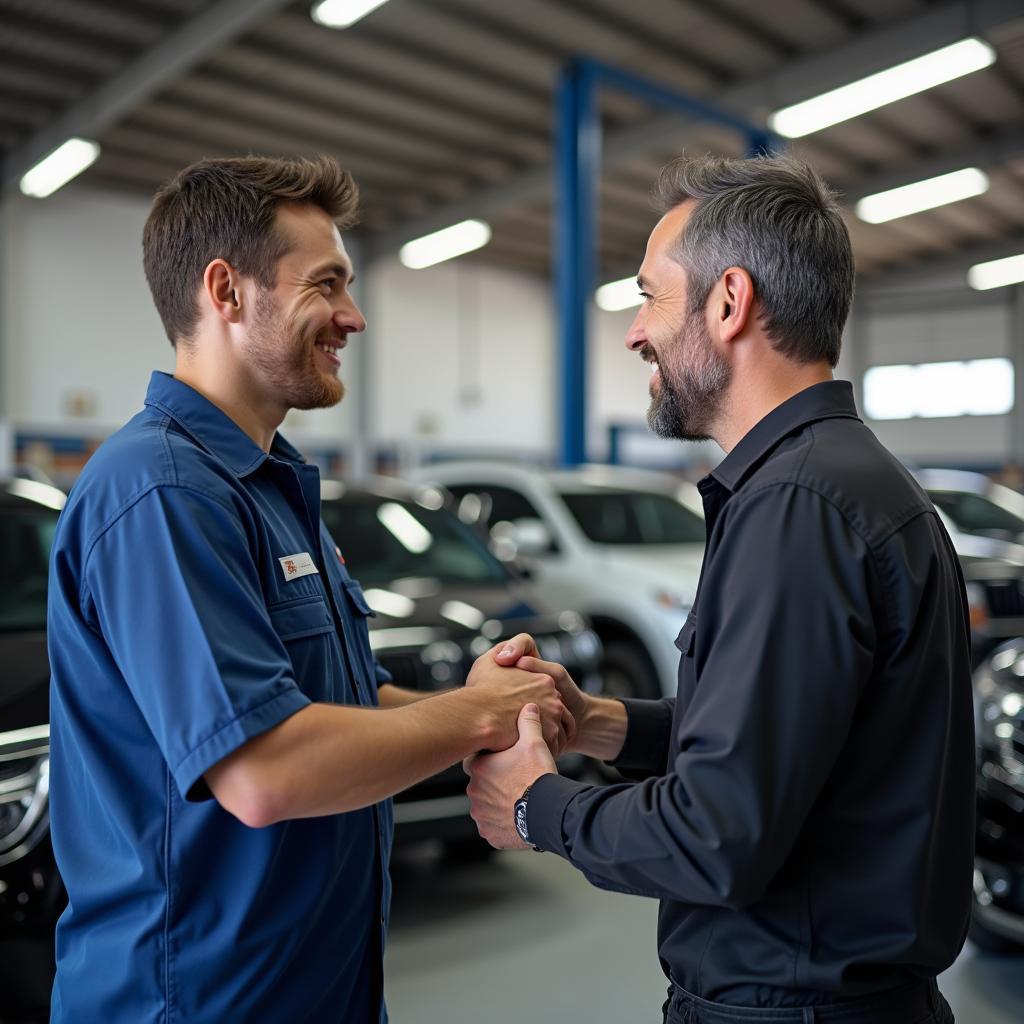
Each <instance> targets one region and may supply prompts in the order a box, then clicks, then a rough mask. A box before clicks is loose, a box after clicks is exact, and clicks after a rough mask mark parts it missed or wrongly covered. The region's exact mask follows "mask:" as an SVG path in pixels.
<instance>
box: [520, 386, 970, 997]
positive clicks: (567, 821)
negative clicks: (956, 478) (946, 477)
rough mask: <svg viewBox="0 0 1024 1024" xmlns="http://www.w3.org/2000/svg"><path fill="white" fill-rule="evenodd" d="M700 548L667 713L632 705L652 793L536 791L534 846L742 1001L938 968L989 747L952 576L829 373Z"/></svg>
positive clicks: (915, 500)
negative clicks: (980, 750)
mask: <svg viewBox="0 0 1024 1024" xmlns="http://www.w3.org/2000/svg"><path fill="white" fill-rule="evenodd" d="M700 489H701V493H702V494H703V497H704V507H705V511H706V514H707V532H708V542H707V551H706V553H705V557H704V566H703V570H702V574H701V583H700V586H699V588H698V592H697V598H696V600H695V602H694V605H693V609H692V611H691V613H690V615H689V617H688V618H687V620H686V623H685V625H684V626H683V628H682V631H681V632H680V634H679V639H678V640H677V646H678V647H679V648H680V651H681V663H680V668H679V690H678V696H677V698H676V699H674V700H664V701H649V702H648V701H627V702H626V705H627V711H628V717H629V726H628V731H627V736H626V741H625V745H624V747H623V750H622V753H621V755H620V759H619V762H618V763H619V764H620V766H622V767H624V768H625V769H630V770H632V772H634V773H637V777H638V778H640V779H641V781H638V782H635V783H626V784H622V785H613V786H608V787H603V788H601V787H593V786H587V785H583V784H581V783H578V782H573V781H571V780H568V779H563V778H560V777H559V776H557V775H546V776H544V777H542V778H541V779H540V780H539V781H538V782H537V783H536V784H535V785H534V787H533V789H532V790H531V793H530V800H529V804H528V826H529V830H530V836H531V839H533V841H534V842H536V843H537V844H538V845H539V846H540V847H541V848H542V849H546V850H551V851H554V852H556V853H559V854H561V855H562V856H563V857H565V858H567V859H568V860H569V861H571V862H572V863H573V864H575V865H576V866H577V867H578V868H580V869H581V870H582V871H583V872H584V873H585V874H586V875H587V877H588V878H589V879H590V881H591V882H593V883H594V884H595V885H598V886H600V887H602V888H606V889H613V890H616V891H619V892H627V893H635V894H637V895H643V896H653V897H657V898H659V899H660V900H661V913H660V917H659V928H658V933H659V934H658V938H659V952H660V957H661V961H662V965H663V967H664V969H665V972H666V974H667V975H669V977H670V978H671V979H673V980H674V981H675V982H676V983H677V984H679V985H681V986H682V987H683V988H685V989H688V990H689V991H690V992H693V993H695V994H698V995H700V996H703V997H704V998H706V999H710V1000H714V1001H718V1002H724V1003H731V1004H738V1005H744V1006H792V1005H806V1004H813V1003H816V1002H830V1001H835V1000H839V999H844V998H848V997H855V996H861V995H865V994H868V993H872V992H876V991H881V990H884V989H888V988H891V987H894V986H897V985H900V984H903V983H905V982H907V981H910V980H912V979H914V978H921V977H925V978H927V977H932V976H934V975H936V974H938V973H939V972H940V971H942V970H944V969H945V968H946V967H948V966H949V964H950V963H952V961H953V960H954V959H955V957H956V955H957V953H958V952H959V950H960V948H961V946H962V944H963V941H964V936H965V934H966V929H967V921H968V916H969V912H970V900H971V877H972V853H973V841H974V839H973V815H974V730H973V723H972V720H973V709H972V699H971V678H970V656H969V643H970V641H969V624H968V614H967V602H966V598H965V596H964V585H963V578H962V576H961V573H960V567H959V563H958V561H957V558H956V555H955V553H954V551H953V548H952V546H951V544H950V541H949V538H948V536H947V535H946V533H945V531H944V529H943V527H942V525H941V524H940V522H939V519H938V517H937V515H936V514H935V511H934V509H933V508H932V506H931V504H930V502H929V501H928V498H927V497H926V496H925V494H924V493H923V492H922V491H921V489H920V487H918V485H917V484H916V483H915V481H914V480H913V479H912V478H911V476H910V475H909V474H908V473H907V471H906V470H905V469H904V468H903V466H901V465H900V463H899V462H898V461H897V460H896V459H895V458H893V456H892V455H890V454H889V452H887V451H886V450H885V449H884V448H883V447H882V446H881V445H880V444H879V442H878V441H877V439H876V438H875V436H874V435H873V434H872V433H871V431H870V430H869V429H868V428H867V427H865V425H864V424H863V423H862V422H861V421H860V420H859V418H858V417H857V411H856V407H855V405H854V401H853V394H852V389H851V388H850V385H849V384H847V383H845V382H839V381H829V382H826V383H822V384H817V385H815V386H813V387H810V388H808V389H806V390H805V391H803V392H801V393H800V394H798V395H796V396H794V397H793V398H791V399H790V400H789V401H787V402H785V403H784V404H783V405H781V406H779V407H778V408H777V409H775V410H773V411H772V412H771V413H770V414H769V415H767V416H766V417H765V418H764V419H762V420H761V421H760V422H759V423H758V424H757V425H756V426H755V427H754V428H753V429H752V430H750V432H749V433H748V434H747V435H746V436H745V437H744V438H743V439H742V440H741V441H740V442H739V444H737V445H736V447H735V448H734V449H733V451H732V452H731V453H730V454H729V455H728V457H727V458H726V459H725V460H724V461H723V462H722V463H721V465H720V466H719V467H718V468H717V469H716V470H715V471H714V472H713V473H712V474H711V475H710V476H709V477H706V478H705V479H704V480H703V481H702V482H701V485H700Z"/></svg>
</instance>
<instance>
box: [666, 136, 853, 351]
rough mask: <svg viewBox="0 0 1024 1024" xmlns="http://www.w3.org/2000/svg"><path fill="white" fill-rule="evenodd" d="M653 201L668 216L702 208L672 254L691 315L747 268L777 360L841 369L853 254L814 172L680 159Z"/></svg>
mask: <svg viewBox="0 0 1024 1024" xmlns="http://www.w3.org/2000/svg"><path fill="white" fill-rule="evenodd" d="M654 197H655V201H656V203H657V205H658V207H659V208H660V209H661V211H662V212H663V213H667V212H668V211H669V210H671V209H672V208H673V207H676V206H678V205H679V204H680V203H683V202H686V201H687V200H688V199H693V200H696V206H695V208H694V211H693V213H692V214H691V216H690V219H689V220H688V221H687V223H686V227H685V228H684V230H683V232H682V235H681V236H680V238H679V241H678V243H677V247H676V252H675V258H676V259H677V260H678V261H679V262H680V263H681V264H682V265H683V267H684V268H685V269H686V273H687V286H688V288H689V301H690V308H691V311H693V310H695V309H699V310H703V308H704V305H705V303H706V302H707V298H708V295H709V294H710V292H711V289H712V287H713V286H714V284H715V282H716V281H717V280H718V278H719V277H720V276H721V275H722V273H723V272H724V271H725V270H726V269H727V268H728V267H730V266H737V267H742V268H743V269H744V270H746V271H747V273H749V274H750V277H751V279H752V280H753V282H754V291H755V294H756V295H757V298H758V301H759V302H760V305H761V321H762V323H763V324H764V327H765V331H766V332H767V334H768V336H769V337H770V338H771V339H772V342H773V344H774V347H775V349H776V351H778V352H781V353H782V354H783V355H784V356H787V357H788V358H790V359H792V360H794V361H795V362H798V363H812V362H818V361H824V362H827V363H829V365H830V366H833V367H834V366H835V365H836V363H837V362H839V349H840V346H841V344H842V336H843V326H844V325H845V324H846V317H847V315H848V314H849V312H850V303H851V301H852V299H853V281H854V265H853V249H852V247H851V245H850V235H849V232H848V231H847V230H846V224H845V222H844V221H843V215H842V211H841V210H840V208H839V204H838V202H837V201H836V197H835V195H834V194H833V193H832V191H831V190H830V189H829V187H828V186H827V185H826V184H825V182H824V181H822V179H821V178H820V177H819V176H818V174H816V173H815V171H814V170H813V169H812V168H811V167H810V166H808V165H807V164H805V163H802V162H801V161H799V160H796V159H794V158H793V157H790V156H785V155H774V156H759V157H753V158H750V159H746V160H735V159H729V158H727V157H717V156H702V157H694V156H683V157H680V158H679V159H677V160H674V161H673V162H672V163H670V164H668V165H667V166H666V167H664V168H663V169H662V172H661V175H660V176H659V178H658V182H657V184H656V185H655V189H654Z"/></svg>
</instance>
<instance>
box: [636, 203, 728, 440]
mask: <svg viewBox="0 0 1024 1024" xmlns="http://www.w3.org/2000/svg"><path fill="white" fill-rule="evenodd" d="M693 206H694V204H693V202H692V201H689V202H685V203H682V204H680V205H679V206H677V207H675V208H674V209H673V210H670V211H669V212H668V213H667V214H665V216H664V217H662V218H661V220H660V221H659V222H658V224H657V225H656V226H655V228H654V231H653V232H651V237H650V239H649V240H648V242H647V252H646V254H645V256H644V262H643V265H642V266H641V267H640V274H639V276H638V278H637V283H638V284H639V286H640V291H641V294H642V295H643V296H644V303H643V305H642V306H641V307H640V311H639V312H638V313H637V315H636V317H635V319H634V320H633V323H632V325H631V326H630V328H629V333H628V334H627V335H626V347H627V348H628V349H629V350H630V351H632V352H636V353H638V354H639V355H640V357H641V358H642V359H644V360H645V361H646V362H648V363H650V364H651V382H650V393H651V404H650V407H649V408H648V410H647V423H648V425H649V426H650V428H651V429H652V430H653V431H654V432H655V433H656V434H658V435H660V436H661V437H671V438H677V439H679V440H684V441H704V440H707V439H708V438H709V437H710V436H711V434H710V431H711V429H712V424H713V423H714V421H715V419H716V418H717V416H718V413H719V411H720V408H721V405H722V401H723V397H724V394H725V391H726V389H727V388H728V386H729V381H730V369H729V364H728V363H727V362H726V361H725V359H724V357H723V356H722V355H721V354H720V353H719V352H718V351H717V350H716V349H715V347H714V343H713V339H712V337H711V334H710V332H709V330H708V326H707V320H706V318H705V310H704V308H703V306H701V307H699V308H692V303H691V301H690V297H689V295H688V293H687V280H686V271H685V270H684V269H683V267H682V265H681V264H680V263H679V262H678V260H676V259H675V258H674V255H673V254H674V252H675V250H676V244H677V241H678V239H679V236H680V233H681V232H682V231H683V230H684V228H685V226H686V222H687V221H688V220H689V218H690V215H691V214H692V212H693Z"/></svg>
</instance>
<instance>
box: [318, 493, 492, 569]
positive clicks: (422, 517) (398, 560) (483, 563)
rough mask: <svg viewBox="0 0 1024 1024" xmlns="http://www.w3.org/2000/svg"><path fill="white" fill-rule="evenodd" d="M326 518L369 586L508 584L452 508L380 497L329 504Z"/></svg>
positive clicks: (352, 565)
mask: <svg viewBox="0 0 1024 1024" xmlns="http://www.w3.org/2000/svg"><path fill="white" fill-rule="evenodd" d="M321 515H322V516H323V520H324V523H325V524H326V526H327V529H328V531H329V532H330V534H331V536H332V537H333V538H334V540H335V542H336V543H337V544H338V546H339V547H340V548H341V550H342V552H343V553H344V556H345V561H346V564H347V565H348V568H349V571H350V572H351V573H352V575H353V576H355V577H356V579H358V580H359V581H360V582H361V583H363V584H366V585H372V584H381V583H390V582H391V581H393V580H396V579H401V578H402V577H406V576H421V577H430V578H433V579H439V580H441V581H444V582H452V583H494V582H500V583H504V582H506V581H507V580H508V579H509V574H508V572H507V570H506V569H505V568H504V567H503V566H502V564H501V563H500V562H499V561H498V560H497V559H496V558H495V557H494V556H493V555H492V554H491V553H490V551H488V550H487V546H486V545H485V544H484V543H483V542H482V541H481V540H480V538H479V537H477V535H476V534H475V533H474V532H473V530H472V529H470V527H468V526H466V525H465V524H464V523H461V522H459V520H458V519H457V518H456V517H455V516H454V515H452V514H451V513H450V512H449V511H448V510H447V509H444V508H441V509H428V508H423V507H422V506H421V505H418V504H416V502H413V501H401V500H395V499H393V498H386V497H381V496H378V495H352V496H347V497H345V498H341V499H339V500H334V501H325V502H324V503H323V505H322V508H321Z"/></svg>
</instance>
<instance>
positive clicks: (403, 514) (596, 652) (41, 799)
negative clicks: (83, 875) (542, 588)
mask: <svg viewBox="0 0 1024 1024" xmlns="http://www.w3.org/2000/svg"><path fill="white" fill-rule="evenodd" d="M323 490H324V502H323V517H324V521H325V522H326V523H327V526H328V528H329V530H330V531H331V533H332V535H333V536H334V538H335V539H336V541H337V542H338V544H339V550H340V551H341V552H342V553H343V556H344V557H345V559H346V561H347V562H348V565H349V568H350V570H351V572H352V574H353V575H354V576H355V577H356V578H357V579H360V580H361V582H362V583H363V585H364V587H365V594H366V597H367V600H368V601H369V603H370V605H371V607H373V608H374V609H375V611H376V617H375V618H373V619H371V620H370V639H371V645H372V646H373V648H374V650H375V652H376V654H377V657H378V658H379V659H380V661H381V662H382V664H383V665H384V666H385V667H386V668H387V669H388V670H389V671H390V672H391V674H392V675H393V677H394V680H395V682H396V683H397V684H398V685H400V686H406V687H409V688H411V689H417V690H441V689H446V688H448V687H451V686H457V685H461V684H462V683H463V682H464V681H465V678H466V674H467V672H468V670H469V667H470V666H471V665H472V662H473V661H474V660H475V659H476V657H478V656H479V655H480V654H482V653H484V651H486V650H489V649H490V648H491V647H492V646H493V644H494V643H496V642H497V640H498V639H499V638H502V637H507V636H510V635H512V634H514V633H518V632H530V633H532V634H533V635H534V636H535V637H536V639H537V643H538V645H539V647H540V651H541V654H542V656H543V657H544V658H545V659H547V660H551V661H558V662H561V663H562V664H565V665H566V666H567V667H568V668H569V669H570V671H571V672H573V673H574V675H575V678H576V679H577V680H578V681H579V682H580V683H581V685H583V686H584V687H586V688H587V689H589V690H591V691H593V690H596V689H597V686H598V680H597V676H596V674H595V669H596V665H597V662H598V659H599V656H600V643H599V641H598V640H597V637H596V636H595V635H594V634H593V632H591V631H590V629H589V628H588V625H587V623H586V622H585V621H584V620H583V619H582V618H581V617H580V616H578V615H576V614H574V613H572V612H562V613H560V614H550V613H545V612H542V611H541V610H540V607H539V603H538V601H537V600H536V597H535V595H534V594H532V593H531V591H530V585H529V583H528V581H525V580H521V579H518V578H517V577H515V576H513V575H512V574H510V572H509V571H508V569H506V568H505V567H504V566H503V565H502V564H501V563H500V562H499V561H498V560H497V559H496V558H494V556H493V555H491V553H490V552H489V551H488V550H487V548H486V546H485V545H484V544H483V543H482V541H481V540H480V539H479V538H478V537H477V535H476V534H475V533H474V532H473V531H472V530H471V529H470V528H469V527H467V526H465V525H464V524H463V523H461V522H460V521H459V520H458V518H457V517H456V516H455V515H453V514H452V513H451V512H450V511H449V510H448V509H446V508H445V507H443V501H442V498H441V495H440V494H439V492H437V491H432V490H430V489H427V488H422V487H405V486H403V485H400V484H398V483H394V482H388V481H380V482H379V483H378V484H376V485H373V486H367V487H363V488H361V489H358V490H352V489H346V488H344V487H343V486H342V485H341V484H339V483H336V482H332V481H327V482H325V483H324V487H323ZM63 504H64V495H63V493H62V492H60V491H59V490H56V489H55V488H52V487H49V486H47V485H45V484H40V483H36V482H34V481H30V480H12V481H7V482H0V664H2V665H3V671H2V675H0V993H2V995H0V1024H12V1022H19V1024H20V1022H21V1021H24V1020H39V1019H45V1018H46V1015H47V1011H48V1007H49V993H50V986H51V983H52V978H53V969H54V965H53V929H54V925H55V923H56V920H57V918H58V917H59V916H60V913H61V911H62V910H63V908H64V905H65V903H66V896H65V893H64V888H63V885H62V884H61V880H60V876H59V874H58V872H57V868H56V865H55V863H54V857H53V849H52V847H51V845H50V839H49V806H48V785H47V784H48V767H49V734H50V729H49V675H50V673H49V665H48V661H47V653H46V632H45V627H46V585H47V564H48V559H49V552H50V547H51V545H52V541H53V536H54V531H55V529H56V525H57V516H58V514H59V510H60V509H61V508H62V507H63ZM581 767H582V758H579V757H578V756H575V757H572V756H570V757H569V758H566V759H563V763H562V769H563V771H568V772H569V773H570V774H577V773H578V772H579V770H580V768H581ZM466 781H467V780H466V776H465V775H464V774H463V772H462V768H461V766H455V767H453V768H451V769H449V770H447V771H445V772H441V773H440V774H438V775H436V776H434V777H433V778H431V779H428V780H426V781H425V782H422V783H420V784H419V785H417V786H414V787H412V788H411V789H409V790H406V791H405V792H404V793H400V794H399V795H398V796H397V797H396V801H395V818H396V831H395V838H396V842H397V843H399V844H402V843H407V842H410V841H414V840H421V839H439V840H442V841H443V842H444V843H445V845H446V847H447V850H448V852H449V853H450V854H452V855H455V856H458V857H462V858H470V857H472V858H476V857H480V856H485V855H486V854H487V853H489V852H490V847H488V846H487V844H486V843H484V842H483V841H482V840H481V839H480V838H479V836H478V835H477V833H476V828H475V826H474V825H473V822H472V820H471V819H470V818H469V816H468V800H467V798H466V795H465V790H466Z"/></svg>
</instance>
